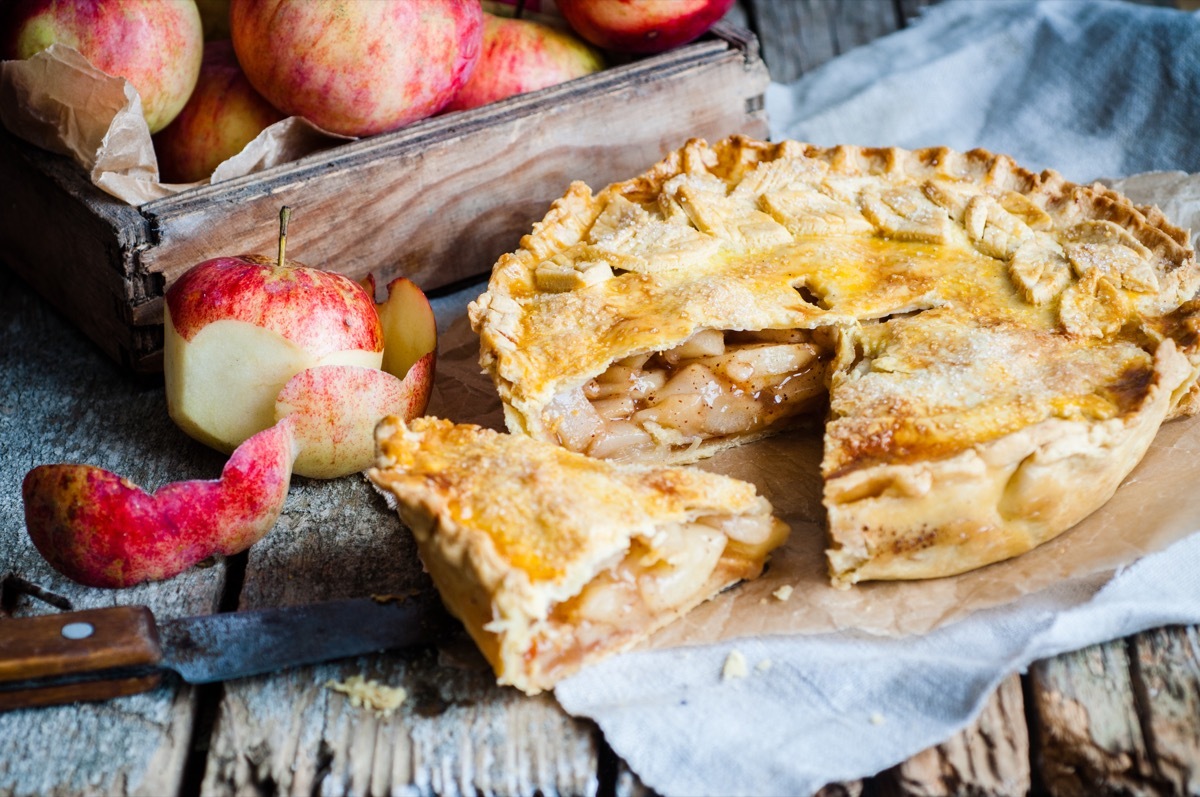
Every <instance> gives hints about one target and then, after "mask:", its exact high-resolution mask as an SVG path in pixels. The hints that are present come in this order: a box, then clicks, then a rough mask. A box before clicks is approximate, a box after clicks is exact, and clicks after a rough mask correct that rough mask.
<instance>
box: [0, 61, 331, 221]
mask: <svg viewBox="0 0 1200 797" xmlns="http://www.w3.org/2000/svg"><path fill="white" fill-rule="evenodd" d="M0 122H2V123H3V124H4V126H5V127H6V128H8V130H9V132H11V133H12V134H13V135H16V136H18V137H20V138H22V139H24V140H26V141H28V142H30V143H31V144H35V145H37V146H39V147H42V148H43V149H48V150H50V151H51V152H57V153H59V154H60V155H66V156H68V157H70V158H72V159H73V160H74V161H75V162H76V163H78V164H79V165H80V166H81V167H83V169H84V170H85V171H86V172H87V174H88V176H89V178H90V179H91V181H92V183H93V184H94V185H96V186H97V187H98V188H100V189H102V190H104V191H105V192H107V193H109V194H111V195H112V196H114V197H116V198H117V199H120V200H123V201H125V202H128V203H129V204H130V205H142V204H144V203H146V202H149V201H151V200H154V199H161V198H162V197H166V196H171V195H173V194H177V193H179V192H180V191H184V190H186V189H188V188H193V187H195V186H198V185H206V184H208V183H215V182H219V181H221V180H228V179H232V178H234V177H241V176H243V175H246V174H252V173H254V172H258V171H262V170H263V169H268V168H270V167H272V166H276V165H278V164H281V163H288V162H290V161H294V160H297V159H299V158H301V157H303V156H305V155H308V154H309V153H312V152H317V151H319V150H322V149H325V148H326V147H330V146H333V145H335V144H338V143H340V142H343V141H346V140H347V139H346V138H345V137H343V136H335V135H333V134H332V133H327V132H325V131H323V130H321V129H320V128H318V127H316V126H315V125H313V124H312V123H310V122H308V121H306V120H304V119H301V118H299V117H290V118H288V119H283V120H281V121H279V122H276V123H275V124H273V125H271V126H270V127H268V128H266V129H265V130H263V131H262V132H261V133H259V134H258V136H257V137H255V139H254V140H253V141H251V142H250V143H249V144H247V145H246V146H245V148H244V149H243V150H242V151H241V152H240V153H238V154H237V155H235V156H233V157H232V158H230V159H228V160H227V161H225V162H224V163H222V164H220V165H219V166H218V167H217V168H216V170H215V171H214V172H213V175H212V177H211V178H210V179H209V180H207V181H205V182H199V183H162V182H159V179H158V159H157V157H156V156H155V154H154V144H153V140H152V139H151V137H150V128H149V127H147V125H146V120H145V118H144V117H143V116H142V101H141V98H140V97H139V96H138V93H137V90H136V89H135V88H134V87H133V86H132V84H130V83H129V81H127V80H125V79H124V78H120V77H113V76H110V75H107V74H105V73H104V72H101V71H100V70H98V69H96V68H95V67H94V66H92V65H91V63H90V62H89V61H88V60H87V59H86V58H85V57H83V56H82V55H80V54H79V53H78V52H77V51H76V50H74V49H73V48H71V47H68V46H66V45H64V44H52V45H50V47H48V48H47V49H46V50H43V51H42V52H40V53H38V54H37V55H34V56H33V57H31V58H28V59H26V60H24V61H4V62H0Z"/></svg>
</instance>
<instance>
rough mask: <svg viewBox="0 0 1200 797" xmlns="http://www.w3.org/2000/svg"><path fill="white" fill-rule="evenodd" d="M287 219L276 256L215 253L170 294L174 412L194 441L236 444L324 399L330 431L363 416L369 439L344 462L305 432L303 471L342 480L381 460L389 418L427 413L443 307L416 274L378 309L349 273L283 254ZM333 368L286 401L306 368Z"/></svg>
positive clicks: (168, 370) (167, 357) (170, 403)
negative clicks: (339, 412) (381, 433)
mask: <svg viewBox="0 0 1200 797" xmlns="http://www.w3.org/2000/svg"><path fill="white" fill-rule="evenodd" d="M281 220H282V226H281V235H280V251H279V256H278V258H277V259H276V260H271V259H269V258H266V257H261V256H257V255H245V256H240V257H218V258H214V259H212V260H207V261H205V262H203V263H200V264H198V265H196V266H193V267H192V268H191V269H190V270H188V271H187V272H186V273H184V274H183V276H181V277H180V278H179V279H178V280H176V281H175V282H174V283H173V284H172V285H171V286H170V288H169V289H168V290H167V294H166V311H165V319H164V327H165V329H164V334H165V338H164V345H163V372H164V377H165V381H166V392H167V411H168V412H169V414H170V416H171V418H172V419H173V420H174V421H175V423H177V424H178V425H179V426H180V428H182V429H183V430H184V431H185V432H187V433H188V434H189V435H191V436H192V437H194V438H195V439H197V440H199V441H200V442H202V443H205V444H207V445H210V446H212V447H213V448H216V449H218V450H221V451H232V450H233V449H234V448H235V447H237V446H238V445H239V444H240V443H241V442H242V441H244V440H246V439H247V438H249V437H250V436H251V435H253V434H255V433H257V432H259V431H261V430H263V429H266V428H268V427H269V426H271V425H272V424H274V423H276V422H277V421H278V420H279V419H280V418H281V417H283V415H284V414H286V411H287V408H288V407H290V406H293V405H296V404H297V403H298V402H306V404H307V406H309V407H310V408H311V409H312V410H314V411H315V410H319V409H320V407H321V406H322V405H324V406H327V407H329V408H330V413H329V424H330V425H329V427H328V429H330V430H335V431H330V432H329V434H336V435H339V436H342V435H346V434H351V433H352V432H347V431H336V430H344V429H345V427H346V426H347V424H351V425H353V424H355V423H357V427H356V433H358V434H359V435H360V436H361V440H362V441H363V444H362V445H359V446H358V447H354V448H350V447H346V446H341V450H342V452H343V453H342V454H341V455H340V456H336V457H335V456H331V455H329V453H328V451H329V446H328V445H327V443H328V442H329V441H328V440H327V439H322V438H319V437H315V436H311V435H301V436H300V454H299V459H297V461H296V465H295V472H296V473H298V474H300V475H301V476H312V477H317V478H333V477H336V476H341V475H345V474H348V473H354V472H357V471H360V470H364V469H366V468H367V467H368V466H369V465H370V463H371V458H372V448H371V443H370V441H371V440H372V430H373V429H374V425H375V422H376V421H377V420H378V419H379V418H380V417H382V416H383V415H387V414H389V413H397V414H401V415H404V416H405V417H406V418H411V417H415V416H417V415H420V414H421V413H422V412H423V411H424V409H425V405H426V403H427V402H428V399H429V394H430V391H431V390H432V386H433V373H434V358H435V349H436V345H437V329H436V322H435V320H434V316H433V311H432V309H431V308H430V306H429V302H428V301H427V300H426V298H425V295H424V293H422V292H421V290H420V289H419V288H417V287H416V285H414V284H412V283H411V282H410V281H409V280H407V279H403V278H401V279H398V280H396V281H394V282H393V283H392V284H391V285H390V286H389V293H388V298H387V300H386V301H384V302H383V303H382V304H380V305H378V306H377V305H376V304H375V301H374V297H373V296H371V295H369V294H368V293H367V290H366V289H365V288H363V286H361V285H359V284H358V283H357V282H355V281H354V280H352V279H350V278H349V277H346V276H344V275H342V274H337V273H334V272H331V271H322V270H320V269H315V268H308V267H306V266H303V265H300V264H298V263H292V262H289V261H287V260H285V258H284V242H285V241H286V225H287V208H285V209H284V212H283V214H282V219H281ZM332 366H337V368H333V369H332V371H326V372H325V373H324V376H323V378H321V379H319V380H318V379H312V380H310V384H309V385H308V386H307V388H306V389H305V390H301V389H300V388H296V387H293V388H292V389H291V391H290V392H289V393H288V394H287V396H286V400H285V401H283V403H282V404H280V401H279V399H280V394H281V391H284V389H285V387H286V386H287V385H288V383H289V382H290V381H291V380H292V379H293V378H294V377H296V376H297V374H300V373H302V372H304V371H307V370H309V369H315V368H320V367H332ZM381 368H382V369H383V370H380V369H381ZM364 380H366V383H364ZM305 391H307V395H306V394H305ZM364 395H367V396H370V398H369V399H364ZM364 400H365V402H366V403H365V404H363V407H364V413H363V414H361V415H359V416H353V415H352V414H351V415H350V416H347V417H342V418H340V419H338V418H335V417H334V414H333V413H334V410H335V409H336V408H337V407H338V405H346V406H347V407H349V406H352V405H353V406H356V403H358V402H362V401H364ZM367 408H372V409H371V410H370V411H366V409H367ZM343 409H345V407H343ZM343 415H345V413H343ZM310 426H311V425H310ZM313 428H316V427H313ZM352 450H353V452H354V453H353V454H351V453H350V452H351V451H352Z"/></svg>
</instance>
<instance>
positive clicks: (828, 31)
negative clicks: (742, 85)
mask: <svg viewBox="0 0 1200 797" xmlns="http://www.w3.org/2000/svg"><path fill="white" fill-rule="evenodd" d="M746 11H747V16H748V18H749V19H750V20H751V25H752V27H753V29H754V30H755V31H756V32H757V34H758V38H759V42H760V44H761V47H762V53H763V60H764V61H765V62H766V64H767V68H768V70H769V71H770V73H771V79H772V80H774V81H776V82H780V83H789V82H791V81H793V80H796V79H797V78H799V77H800V76H802V75H804V74H806V73H808V72H811V71H812V70H813V69H816V68H817V67H819V66H820V65H821V64H824V63H825V62H826V61H828V60H830V59H831V58H833V57H835V56H837V55H840V54H841V53H844V52H847V51H849V50H851V49H853V48H854V47H857V46H859V45H861V44H866V43H867V42H869V41H872V40H873V39H876V38H878V37H880V36H883V35H885V34H888V33H891V32H892V31H894V30H897V29H898V28H899V27H900V24H901V20H900V18H899V17H898V10H897V7H896V5H895V4H894V3H893V2H892V0H850V1H849V2H848V1H847V0H789V2H778V1H777V0H747V2H746Z"/></svg>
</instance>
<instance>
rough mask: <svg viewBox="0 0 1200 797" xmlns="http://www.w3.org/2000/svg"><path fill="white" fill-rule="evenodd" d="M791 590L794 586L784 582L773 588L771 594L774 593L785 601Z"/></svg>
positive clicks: (790, 595) (790, 594)
mask: <svg viewBox="0 0 1200 797" xmlns="http://www.w3.org/2000/svg"><path fill="white" fill-rule="evenodd" d="M793 591H794V588H793V587H792V586H791V585H790V584H784V585H783V586H782V587H780V588H779V589H777V590H775V591H774V592H772V593H771V594H772V595H774V596H775V597H776V598H778V599H779V600H781V601H785V602H786V601H787V599H788V598H790V597H792V592H793Z"/></svg>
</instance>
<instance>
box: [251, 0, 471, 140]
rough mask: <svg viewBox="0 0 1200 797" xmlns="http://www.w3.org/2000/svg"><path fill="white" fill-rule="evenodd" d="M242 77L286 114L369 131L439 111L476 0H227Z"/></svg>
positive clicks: (454, 78)
mask: <svg viewBox="0 0 1200 797" xmlns="http://www.w3.org/2000/svg"><path fill="white" fill-rule="evenodd" d="M230 29H231V32H232V34H233V46H234V49H235V50H236V51H237V57H238V61H240V62H241V64H242V68H243V69H244V70H245V72H246V76H247V77H248V78H249V79H250V82H251V83H252V84H253V85H254V87H255V88H256V89H258V91H259V92H260V93H261V94H262V95H263V96H264V97H266V98H267V100H269V101H270V102H271V104H272V105H274V106H275V107H277V108H279V109H280V110H282V111H284V112H285V113H287V114H289V115H295V116H303V117H305V118H306V119H308V120H309V121H311V122H313V123H314V124H316V125H318V126H319V127H322V128H324V129H326V130H329V131H332V132H334V133H341V134H343V135H349V136H369V135H373V134H375V133H382V132H385V131H388V130H395V129H396V128H398V127H402V126H404V125H406V124H409V123H410V122H415V121H416V120H418V119H423V118H425V117H426V116H431V115H432V114H434V113H436V112H438V111H439V110H441V109H442V108H443V107H444V106H445V105H446V103H448V102H449V101H450V100H451V99H452V98H453V97H454V94H455V93H456V92H457V91H458V90H459V88H460V87H461V86H462V85H463V83H464V82H466V79H467V77H468V75H470V73H471V69H472V68H473V67H474V66H475V62H476V60H477V59H478V58H479V47H480V41H481V39H482V36H483V9H482V6H481V5H480V3H479V0H402V1H401V2H391V1H390V0H384V1H383V2H381V1H380V0H344V1H343V2H339V3H330V2H314V0H233V2H232V4H231V7H230Z"/></svg>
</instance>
